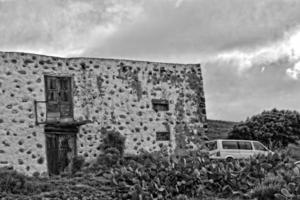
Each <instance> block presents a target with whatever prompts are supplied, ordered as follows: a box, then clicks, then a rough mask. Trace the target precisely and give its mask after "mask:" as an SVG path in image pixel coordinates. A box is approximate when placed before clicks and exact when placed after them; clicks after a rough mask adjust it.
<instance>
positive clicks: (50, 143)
mask: <svg viewBox="0 0 300 200" xmlns="http://www.w3.org/2000/svg"><path fill="white" fill-rule="evenodd" d="M46 146H47V149H46V152H47V163H48V173H49V174H50V175H52V174H59V169H58V159H57V155H58V137H57V135H50V134H49V135H48V134H47V135H46Z"/></svg>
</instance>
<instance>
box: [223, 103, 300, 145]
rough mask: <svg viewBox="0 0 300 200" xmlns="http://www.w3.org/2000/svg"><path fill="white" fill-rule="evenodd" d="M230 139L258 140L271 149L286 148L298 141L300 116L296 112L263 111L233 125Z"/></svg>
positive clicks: (299, 137) (299, 136)
mask: <svg viewBox="0 0 300 200" xmlns="http://www.w3.org/2000/svg"><path fill="white" fill-rule="evenodd" d="M229 138H231V139H247V140H258V141H261V142H262V143H264V144H265V145H267V146H268V147H269V148H271V149H275V148H281V147H286V146H287V145H288V144H289V143H295V142H296V141H297V140H299V139H300V114H299V113H298V112H296V111H289V110H277V109H273V110H270V111H263V112H262V113H261V114H258V115H255V116H253V117H251V118H248V119H247V120H246V121H244V122H241V123H239V124H237V125H235V126H234V127H233V129H232V131H231V132H230V133H229Z"/></svg>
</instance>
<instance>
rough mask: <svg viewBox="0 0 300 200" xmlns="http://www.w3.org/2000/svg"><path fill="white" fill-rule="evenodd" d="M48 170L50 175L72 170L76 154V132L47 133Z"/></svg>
mask: <svg viewBox="0 0 300 200" xmlns="http://www.w3.org/2000/svg"><path fill="white" fill-rule="evenodd" d="M46 144H47V149H46V151H47V161H48V172H49V174H50V175H53V174H59V173H61V172H63V171H66V170H70V168H69V167H70V163H71V161H72V158H73V157H74V156H75V155H76V135H75V134H74V133H63V134H53V133H51V134H50V133H49V134H46Z"/></svg>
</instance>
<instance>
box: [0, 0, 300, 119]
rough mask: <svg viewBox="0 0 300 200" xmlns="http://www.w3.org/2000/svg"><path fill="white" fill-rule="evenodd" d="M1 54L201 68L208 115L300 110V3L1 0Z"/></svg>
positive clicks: (219, 116)
mask: <svg viewBox="0 0 300 200" xmlns="http://www.w3.org/2000/svg"><path fill="white" fill-rule="evenodd" d="M0 50H1V51H25V52H34V53H41V54H48V55H56V56H62V57H71V56H72V57H74V56H88V57H109V58H126V59H135V60H150V61H161V62H179V63H201V64H202V66H203V75H204V86H205V94H206V99H207V113H208V117H209V118H212V119H222V120H234V121H241V120H244V119H246V117H247V116H251V115H253V114H256V113H259V112H261V111H262V110H265V109H271V108H274V107H276V108H279V109H295V110H298V111H300V1H299V0H0Z"/></svg>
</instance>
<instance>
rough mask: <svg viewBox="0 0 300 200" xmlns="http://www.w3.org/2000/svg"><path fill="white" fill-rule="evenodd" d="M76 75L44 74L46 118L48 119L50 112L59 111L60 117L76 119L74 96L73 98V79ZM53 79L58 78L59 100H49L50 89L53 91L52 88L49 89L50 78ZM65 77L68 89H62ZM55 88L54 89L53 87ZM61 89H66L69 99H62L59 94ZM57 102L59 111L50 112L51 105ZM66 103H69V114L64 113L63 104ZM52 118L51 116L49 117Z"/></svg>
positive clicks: (57, 91) (57, 90)
mask: <svg viewBox="0 0 300 200" xmlns="http://www.w3.org/2000/svg"><path fill="white" fill-rule="evenodd" d="M73 78H74V77H73V76H70V75H65V74H63V75H57V74H44V85H45V100H46V111H47V112H46V113H47V115H46V120H48V114H49V113H59V119H65V118H71V119H73V120H74V102H73V101H74V98H73V92H72V91H73V80H74V79H73ZM49 79H50V80H51V79H56V89H55V91H56V93H57V94H56V95H57V96H56V98H57V100H56V101H48V96H47V95H49V94H48V91H51V90H52V89H49V87H48V84H49V82H48V80H49ZM64 79H67V80H68V81H67V84H68V87H69V88H67V89H62V90H61V89H60V88H61V84H62V80H64ZM53 90H54V89H53ZM61 91H64V92H67V91H69V92H68V94H67V95H68V98H70V99H69V100H68V101H62V99H61V96H60V95H59V94H60V93H61ZM49 104H50V105H49ZM55 104H57V106H58V111H57V112H49V111H48V109H49V106H51V105H55ZM64 104H65V105H66V104H69V109H70V112H69V114H68V115H62V113H63V111H62V109H61V107H62V106H63V105H64ZM49 119H50V118H49Z"/></svg>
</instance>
